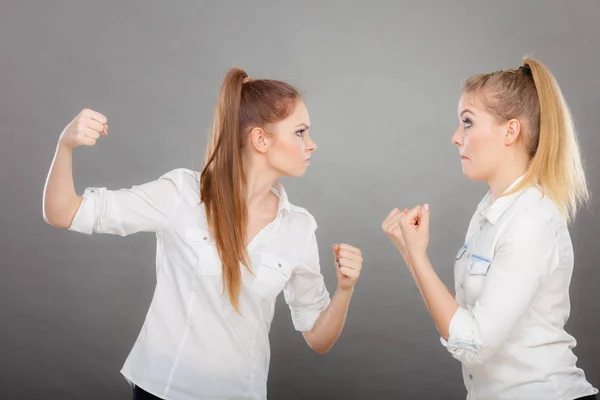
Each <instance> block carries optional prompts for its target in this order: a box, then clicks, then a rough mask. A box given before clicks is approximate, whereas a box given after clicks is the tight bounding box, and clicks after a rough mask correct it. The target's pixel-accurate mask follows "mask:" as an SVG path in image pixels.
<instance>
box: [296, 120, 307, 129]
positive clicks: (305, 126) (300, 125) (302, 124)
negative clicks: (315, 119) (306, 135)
mask: <svg viewBox="0 0 600 400" xmlns="http://www.w3.org/2000/svg"><path fill="white" fill-rule="evenodd" d="M302 126H303V127H304V129H310V126H309V125H307V124H305V123H304V122H303V123H301V124H298V125H296V128H300V127H302Z"/></svg>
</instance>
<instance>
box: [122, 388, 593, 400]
mask: <svg viewBox="0 0 600 400" xmlns="http://www.w3.org/2000/svg"><path fill="white" fill-rule="evenodd" d="M133 400H162V399H161V398H160V397H156V396H155V395H153V394H150V393H148V392H146V391H145V390H144V389H142V388H141V387H139V386H134V388H133ZM594 400H595V399H594Z"/></svg>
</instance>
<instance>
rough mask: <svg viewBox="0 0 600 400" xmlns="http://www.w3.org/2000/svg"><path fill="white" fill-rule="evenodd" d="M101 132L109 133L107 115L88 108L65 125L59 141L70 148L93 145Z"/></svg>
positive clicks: (103, 133)
mask: <svg viewBox="0 0 600 400" xmlns="http://www.w3.org/2000/svg"><path fill="white" fill-rule="evenodd" d="M100 134H102V135H104V136H106V135H108V125H107V120H106V117H105V116H104V115H102V114H100V113H99V112H96V111H93V110H90V109H88V108H86V109H84V110H82V111H81V112H80V113H79V114H77V116H76V117H75V118H74V119H73V121H71V122H70V123H69V125H67V126H66V127H65V129H64V130H63V131H62V133H61V134H60V139H59V140H58V142H59V144H60V145H62V146H65V147H67V148H70V149H74V148H75V147H79V146H93V145H94V144H96V140H98V138H99V137H100Z"/></svg>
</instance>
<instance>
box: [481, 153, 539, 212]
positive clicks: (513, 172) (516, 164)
mask: <svg viewBox="0 0 600 400" xmlns="http://www.w3.org/2000/svg"><path fill="white" fill-rule="evenodd" d="M528 166H529V160H528V159H527V158H517V157H513V158H511V159H509V160H508V161H507V162H506V163H504V165H503V166H502V168H500V169H499V171H498V172H497V173H496V174H495V175H494V177H493V178H492V179H490V180H488V184H489V186H490V192H491V196H492V202H494V201H496V199H498V197H500V196H502V194H503V193H504V192H505V191H506V189H508V188H509V186H510V185H512V184H513V182H515V181H516V180H517V179H518V178H519V177H520V176H522V175H524V174H525V173H526V172H527V168H528Z"/></svg>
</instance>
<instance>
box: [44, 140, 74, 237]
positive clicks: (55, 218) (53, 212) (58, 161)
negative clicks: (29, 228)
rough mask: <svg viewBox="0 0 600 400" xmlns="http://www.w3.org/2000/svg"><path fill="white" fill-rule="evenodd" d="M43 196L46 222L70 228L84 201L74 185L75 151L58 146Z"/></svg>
mask: <svg viewBox="0 0 600 400" xmlns="http://www.w3.org/2000/svg"><path fill="white" fill-rule="evenodd" d="M43 196H44V198H43V214H44V220H45V221H46V222H48V223H49V224H51V225H53V226H56V227H59V228H68V227H69V226H70V225H71V222H72V220H73V217H74V216H75V214H76V213H77V209H78V208H79V205H80V204H81V201H82V198H81V197H80V196H78V195H77V193H76V192H75V184H74V183H73V149H71V148H68V147H66V146H62V145H60V144H59V145H58V146H57V148H56V153H55V155H54V159H53V160H52V165H51V166H50V171H49V173H48V177H47V179H46V184H45V186H44V195H43Z"/></svg>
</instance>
